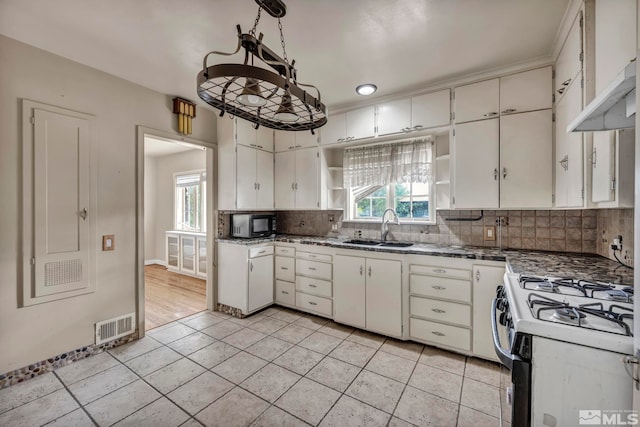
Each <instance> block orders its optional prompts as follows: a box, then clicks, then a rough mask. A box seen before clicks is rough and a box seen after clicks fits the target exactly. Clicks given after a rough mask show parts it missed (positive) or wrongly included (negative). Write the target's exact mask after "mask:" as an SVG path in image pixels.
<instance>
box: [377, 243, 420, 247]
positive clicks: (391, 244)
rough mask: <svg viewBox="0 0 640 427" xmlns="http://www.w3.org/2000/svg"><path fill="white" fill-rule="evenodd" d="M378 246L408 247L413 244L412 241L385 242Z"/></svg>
mask: <svg viewBox="0 0 640 427" xmlns="http://www.w3.org/2000/svg"><path fill="white" fill-rule="evenodd" d="M380 246H385V247H387V248H408V247H409V246H413V243H405V242H385V243H381V244H380Z"/></svg>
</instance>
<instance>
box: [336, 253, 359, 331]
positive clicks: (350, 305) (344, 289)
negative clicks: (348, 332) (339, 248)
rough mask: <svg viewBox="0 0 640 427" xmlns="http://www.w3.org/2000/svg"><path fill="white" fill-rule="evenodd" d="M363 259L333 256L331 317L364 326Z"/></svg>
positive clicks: (349, 323) (337, 320)
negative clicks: (332, 311)
mask: <svg viewBox="0 0 640 427" xmlns="http://www.w3.org/2000/svg"><path fill="white" fill-rule="evenodd" d="M364 269H365V259H364V258H359V257H352V256H344V255H336V256H335V257H334V258H333V310H334V313H333V319H334V320H335V321H336V322H340V323H346V324H348V325H352V326H356V327H359V328H364V327H366V318H365V275H364V274H365V270H364Z"/></svg>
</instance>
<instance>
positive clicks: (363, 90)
mask: <svg viewBox="0 0 640 427" xmlns="http://www.w3.org/2000/svg"><path fill="white" fill-rule="evenodd" d="M376 90H378V86H376V85H374V84H373V83H365V84H362V85H359V86H358V87H357V88H356V92H358V95H364V96H367V95H371V94H372V93H374V92H375V91H376Z"/></svg>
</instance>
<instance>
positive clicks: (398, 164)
mask: <svg viewBox="0 0 640 427" xmlns="http://www.w3.org/2000/svg"><path fill="white" fill-rule="evenodd" d="M432 147H433V140H432V139H430V138H421V139H416V140H411V141H404V142H398V143H395V144H381V145H371V146H365V147H356V148H347V149H345V150H344V184H345V186H347V187H362V186H372V185H387V184H399V183H403V182H416V183H427V182H431V181H432V179H433V158H432V156H433V154H432Z"/></svg>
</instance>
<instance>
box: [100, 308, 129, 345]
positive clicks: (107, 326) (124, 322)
mask: <svg viewBox="0 0 640 427" xmlns="http://www.w3.org/2000/svg"><path fill="white" fill-rule="evenodd" d="M135 329H136V314H135V313H131V314H126V315H124V316H120V317H116V318H113V319H109V320H104V321H102V322H98V323H96V344H102V343H104V342H107V341H111V340H114V339H116V338H120V337H124V336H125V335H129V334H131V333H133V332H134V331H135Z"/></svg>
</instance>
